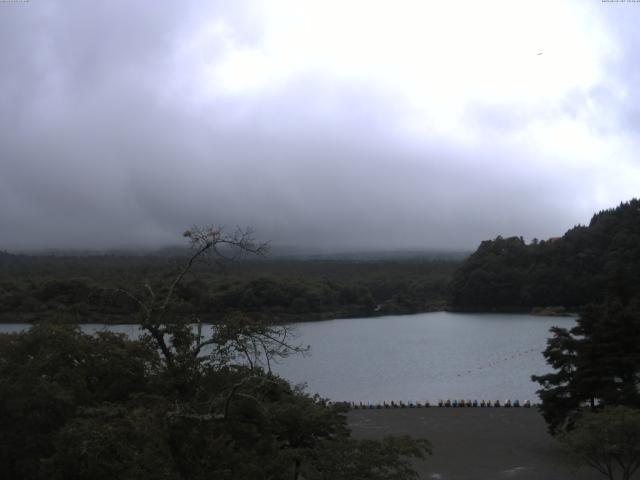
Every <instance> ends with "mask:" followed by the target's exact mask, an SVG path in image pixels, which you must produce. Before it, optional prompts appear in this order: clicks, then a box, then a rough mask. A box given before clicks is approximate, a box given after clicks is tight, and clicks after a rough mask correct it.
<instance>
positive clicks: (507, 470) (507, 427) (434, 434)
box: [349, 407, 605, 480]
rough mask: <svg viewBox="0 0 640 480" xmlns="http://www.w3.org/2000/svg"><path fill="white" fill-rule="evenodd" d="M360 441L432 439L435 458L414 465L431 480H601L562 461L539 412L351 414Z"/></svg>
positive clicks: (418, 410) (393, 411)
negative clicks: (408, 437) (401, 436)
mask: <svg viewBox="0 0 640 480" xmlns="http://www.w3.org/2000/svg"><path fill="white" fill-rule="evenodd" d="M349 423H350V425H351V426H352V429H353V433H354V435H355V436H356V437H359V438H380V437H382V436H384V435H389V434H409V435H411V436H413V437H422V438H426V439H427V440H429V441H430V442H431V444H432V446H433V455H432V456H431V457H428V458H427V460H426V461H425V462H420V463H419V464H417V465H416V467H417V470H418V471H419V473H420V478H424V479H430V480H462V479H465V480H500V479H513V480H572V479H580V480H592V479H593V480H597V479H601V480H602V479H604V478H605V477H603V476H602V475H601V474H599V473H597V472H595V471H592V470H590V469H586V468H585V469H581V470H579V471H577V472H574V471H572V469H571V468H570V467H569V466H568V465H567V464H566V463H565V462H563V459H562V455H561V452H560V449H559V446H558V444H557V443H556V442H555V440H554V439H553V437H551V436H550V435H549V434H548V433H547V430H546V424H545V422H544V419H543V418H542V416H541V415H540V414H539V413H538V411H537V410H536V409H535V408H437V407H431V408H404V409H389V410H387V409H382V410H353V411H351V412H350V413H349Z"/></svg>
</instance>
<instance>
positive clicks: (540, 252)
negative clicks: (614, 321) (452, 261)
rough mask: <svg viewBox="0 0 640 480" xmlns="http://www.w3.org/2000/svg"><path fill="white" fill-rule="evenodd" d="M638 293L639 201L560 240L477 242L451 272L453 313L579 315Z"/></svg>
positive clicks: (604, 213) (597, 217) (608, 212)
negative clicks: (549, 309)
mask: <svg viewBox="0 0 640 480" xmlns="http://www.w3.org/2000/svg"><path fill="white" fill-rule="evenodd" d="M638 294H640V200H637V199H634V200H631V201H629V202H627V203H622V204H620V205H619V206H618V207H617V208H615V209H611V210H605V211H602V212H600V213H598V214H596V215H594V216H593V218H592V219H591V222H590V223H589V226H588V227H584V226H577V227H575V228H573V229H571V230H569V231H568V232H566V233H565V234H564V236H563V237H562V238H555V239H549V240H547V241H534V242H532V243H531V244H529V245H527V244H525V242H524V240H523V239H522V238H521V237H520V238H519V237H511V238H502V237H498V238H496V239H495V240H490V241H485V242H482V243H481V245H480V246H479V247H478V249H477V250H476V252H475V253H473V254H472V255H471V256H470V257H469V258H468V259H467V260H466V261H465V262H464V263H463V264H462V266H461V267H460V268H459V269H458V270H457V272H456V273H455V275H454V278H453V281H452V305H453V307H454V308H458V309H480V310H487V309H496V308H505V309H531V308H533V307H544V306H553V305H555V306H564V307H566V308H578V307H581V306H583V305H586V304H588V303H591V302H600V301H602V300H604V298H605V297H606V296H607V295H609V296H616V297H619V298H622V299H623V300H628V299H629V298H631V297H633V296H637V295H638Z"/></svg>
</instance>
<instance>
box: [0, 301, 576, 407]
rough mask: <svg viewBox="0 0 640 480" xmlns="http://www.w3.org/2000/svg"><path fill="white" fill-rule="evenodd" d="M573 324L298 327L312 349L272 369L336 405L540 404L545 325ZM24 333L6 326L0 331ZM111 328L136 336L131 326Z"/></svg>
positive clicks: (443, 318) (512, 321)
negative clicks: (533, 377)
mask: <svg viewBox="0 0 640 480" xmlns="http://www.w3.org/2000/svg"><path fill="white" fill-rule="evenodd" d="M574 324H575V319H574V318H571V317H540V316H532V315H512V314H468V313H465V314H456V313H448V312H434V313H423V314H417V315H402V316H387V317H374V318H357V319H340V320H326V321H322V322H309V323H299V324H296V330H297V334H298V341H299V343H301V344H303V345H310V346H311V351H310V355H308V356H305V357H300V356H294V357H290V358H287V359H284V360H281V361H280V363H279V364H278V365H275V366H274V370H275V371H276V372H278V373H279V374H280V375H282V376H283V377H285V378H287V379H289V380H290V381H292V382H294V383H301V382H306V383H307V384H308V391H309V392H311V393H319V394H320V395H321V396H323V397H327V398H330V399H333V400H349V401H362V402H365V403H366V402H369V401H370V402H377V401H385V400H386V401H390V400H395V401H399V400H402V401H405V402H407V401H424V400H429V401H431V402H432V403H433V402H436V401H438V399H446V398H451V399H454V398H455V399H477V400H481V399H492V400H495V399H500V400H504V399H519V400H521V401H523V400H526V399H529V400H531V401H537V396H536V393H535V391H536V390H537V389H538V388H539V386H538V384H535V383H533V382H531V380H530V377H531V375H532V374H541V373H546V372H549V371H550V369H549V367H548V365H547V364H546V363H545V360H544V357H543V356H542V353H541V352H542V351H543V350H544V348H545V345H546V339H547V338H548V337H549V328H551V327H552V326H554V325H557V326H561V327H568V328H569V327H571V326H573V325H574ZM23 328H25V325H24V324H4V325H0V332H2V331H16V330H20V329H23ZM82 328H83V330H84V331H88V332H91V331H96V330H99V329H102V328H105V326H104V325H92V324H90V325H83V326H82ZM108 328H109V329H110V330H114V331H118V332H122V333H126V334H127V335H130V336H136V335H137V334H138V332H139V330H138V327H137V326H135V325H116V326H109V327H108Z"/></svg>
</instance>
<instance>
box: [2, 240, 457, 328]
mask: <svg viewBox="0 0 640 480" xmlns="http://www.w3.org/2000/svg"><path fill="white" fill-rule="evenodd" d="M460 258H461V256H460V255H457V256H456V255H454V256H451V255H442V254H415V255H411V256H406V257H397V258H394V257H382V258H376V257H370V258H369V257H365V258H348V257H345V258H282V257H275V258H270V257H269V256H267V257H265V258H255V257H254V258H242V259H238V260H236V261H234V262H228V263H226V265H225V268H224V269H220V268H215V267H214V268H212V266H211V265H195V266H194V268H193V269H192V271H191V272H190V274H189V276H188V277H187V278H185V279H184V282H182V283H181V285H180V288H179V289H178V292H177V294H178V296H179V299H180V301H181V304H180V307H179V308H180V309H181V311H182V312H183V313H185V314H187V315H190V316H197V317H198V318H200V319H202V320H203V321H215V320H217V319H221V318H224V316H225V315H228V314H230V313H234V312H240V313H245V314H250V315H252V316H254V317H261V318H264V319H268V320H275V321H288V320H315V319H323V318H336V317H355V316H370V315H384V314H399V313H415V312H422V311H430V310H437V309H442V308H443V307H444V306H445V305H446V302H447V296H448V288H449V282H450V279H451V276H452V274H453V272H454V271H455V269H456V268H457V267H458V265H459V264H460V260H459V259H460ZM183 260H184V256H183V255H182V254H181V252H180V251H177V252H172V254H171V256H168V255H166V254H163V253H158V254H155V255H142V256H133V255H122V254H120V255H83V256H59V255H37V256H32V255H15V254H10V253H6V252H4V253H0V321H9V322H11V321H17V320H22V321H31V320H34V319H43V318H49V319H56V320H60V321H65V320H66V321H71V322H129V321H130V318H131V315H132V314H133V313H134V312H135V311H136V308H137V306H136V305H135V303H134V302H132V301H131V299H130V298H128V297H127V296H126V295H122V294H121V293H120V292H121V290H123V289H130V288H131V287H132V286H134V285H140V284H143V283H147V282H148V283H150V284H161V283H162V282H163V281H165V280H166V278H167V277H168V276H171V275H172V274H173V272H174V271H175V267H176V266H177V265H180V264H181V262H182V261H183Z"/></svg>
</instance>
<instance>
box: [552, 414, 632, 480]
mask: <svg viewBox="0 0 640 480" xmlns="http://www.w3.org/2000/svg"><path fill="white" fill-rule="evenodd" d="M559 439H560V441H561V442H562V444H563V445H564V447H565V452H566V454H567V456H568V457H569V459H570V460H571V461H572V463H574V464H575V465H576V466H581V465H588V466H589V467H591V468H593V469H595V470H596V471H598V472H600V473H602V474H603V475H604V476H605V477H607V478H609V479H610V480H615V478H620V479H622V480H630V479H631V478H632V477H633V474H634V473H635V472H636V471H637V470H638V468H640V411H639V410H637V409H631V408H627V407H609V408H606V409H604V410H603V411H600V412H587V413H585V414H583V415H582V416H581V417H580V419H579V420H578V421H577V423H576V425H575V428H574V429H572V430H571V431H569V432H564V433H563V434H561V435H560V436H559ZM617 474H619V475H620V476H619V477H618V476H617Z"/></svg>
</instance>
